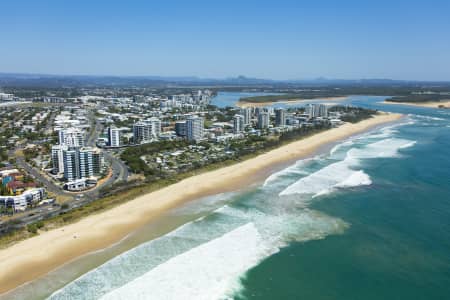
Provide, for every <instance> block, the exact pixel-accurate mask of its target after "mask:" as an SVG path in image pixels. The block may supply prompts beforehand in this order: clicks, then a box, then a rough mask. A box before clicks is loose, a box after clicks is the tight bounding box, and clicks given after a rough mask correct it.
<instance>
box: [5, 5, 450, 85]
mask: <svg viewBox="0 0 450 300" xmlns="http://www.w3.org/2000/svg"><path fill="white" fill-rule="evenodd" d="M368 2H369V1H363V0H360V1H353V0H341V1H338V0H335V1H320V0H316V1H312V0H311V1H302V0H298V1H284V0H279V1H264V0H260V1H245V0H241V1H234V0H228V1H213V0H210V1H195V0H192V1H170V0H168V1H151V0H149V1H137V0H128V1H112V0H109V1H104V0H97V1H95V0H90V1H85V0H77V1H69V0H67V1H64V0H53V1H50V0H39V1H37V0H29V1H24V0H2V1H1V2H0V41H1V42H0V72H24V73H51V74H95V75H160V76H191V75H192V76H200V77H216V78H222V77H231V76H237V75H241V74H242V75H246V76H250V77H259V78H272V79H307V78H315V77H319V76H325V77H329V78H392V79H416V80H450V1H448V0H447V1H442V0H441V1H433V0H428V1H415V0H410V1H403V0H397V1H396V0H391V1H387V0H378V1H370V3H368Z"/></svg>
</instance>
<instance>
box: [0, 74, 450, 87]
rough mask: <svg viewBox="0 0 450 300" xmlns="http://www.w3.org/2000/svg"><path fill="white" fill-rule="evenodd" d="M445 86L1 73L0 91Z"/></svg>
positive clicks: (404, 82) (369, 81) (387, 81)
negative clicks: (106, 87)
mask: <svg viewBox="0 0 450 300" xmlns="http://www.w3.org/2000/svg"><path fill="white" fill-rule="evenodd" d="M441 84H445V85H448V84H449V82H444V81H442V82H425V81H407V80H391V79H355V80H348V79H327V78H323V77H321V78H316V79H310V80H271V79H261V78H250V77H246V76H242V75H241V76H238V77H232V78H224V79H216V78H199V77H195V76H185V77H163V76H93V75H49V74H21V73H0V87H1V86H3V87H6V86H16V87H25V86H27V87H92V86H110V87H114V86H117V87H120V86H138V87H142V86H150V87H152V86H154V87H161V86H266V85H270V86H287V87H289V86H342V85H364V86H394V85H399V86H408V85H426V86H433V85H441Z"/></svg>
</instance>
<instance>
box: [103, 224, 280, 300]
mask: <svg viewBox="0 0 450 300" xmlns="http://www.w3.org/2000/svg"><path fill="white" fill-rule="evenodd" d="M273 251H274V250H273V249H267V248H265V247H264V241H263V240H262V238H261V236H260V234H259V233H258V230H257V229H256V227H255V226H254V225H253V224H252V223H249V224H246V225H244V226H241V227H239V228H237V229H235V230H233V231H231V232H229V233H226V234H225V235H223V236H221V237H220V238H217V239H214V240H212V241H209V242H207V243H205V244H202V245H200V246H198V247H196V248H193V249H191V250H189V251H187V252H185V253H183V254H181V255H178V256H176V257H174V258H172V259H170V260H168V261H166V262H164V263H162V264H160V265H159V266H157V267H156V268H154V269H152V270H151V271H149V272H147V273H146V274H145V275H143V276H141V277H139V278H136V279H135V280H133V281H131V282H130V283H128V284H126V285H124V286H122V287H120V288H118V289H116V290H113V291H111V292H110V293H108V294H106V295H105V296H104V297H102V298H101V299H130V300H132V299H174V300H175V299H199V300H201V299H205V300H206V299H219V298H221V297H223V295H224V294H226V293H227V292H228V291H230V290H232V289H233V285H236V284H237V282H236V279H237V278H239V276H240V275H241V274H242V273H244V272H245V271H246V270H247V269H249V268H250V267H252V266H254V265H255V264H257V262H258V261H259V260H260V259H261V257H264V256H267V255H270V254H272V253H273Z"/></svg>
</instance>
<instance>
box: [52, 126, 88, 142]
mask: <svg viewBox="0 0 450 300" xmlns="http://www.w3.org/2000/svg"><path fill="white" fill-rule="evenodd" d="M58 141H59V144H60V145H67V146H69V147H83V146H84V132H83V131H82V130H81V129H78V128H64V129H61V130H59V131H58Z"/></svg>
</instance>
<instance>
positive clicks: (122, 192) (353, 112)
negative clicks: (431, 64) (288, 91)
mask: <svg viewBox="0 0 450 300" xmlns="http://www.w3.org/2000/svg"><path fill="white" fill-rule="evenodd" d="M335 110H338V111H340V112H341V113H343V112H345V115H348V116H351V117H350V118H351V120H350V119H349V122H351V121H353V122H357V120H363V119H366V118H370V117H371V116H372V115H373V114H374V113H376V111H373V110H367V109H360V108H346V107H337V108H335ZM330 127H331V124H329V123H326V122H325V123H317V124H315V125H311V126H305V127H301V128H297V129H295V130H292V131H288V132H283V133H280V134H278V135H275V136H273V135H271V136H249V137H248V138H246V139H241V140H232V141H229V142H227V143H225V144H224V145H223V149H224V150H225V149H226V152H227V153H228V154H227V155H226V156H223V157H216V159H208V160H199V161H198V162H196V163H192V164H191V165H189V167H187V168H183V169H179V171H178V172H167V171H164V170H161V169H160V168H158V167H156V165H152V164H149V163H148V162H145V161H144V160H142V158H141V157H143V156H144V157H145V156H148V155H150V156H152V155H156V154H158V153H161V152H168V151H175V150H177V149H180V147H181V148H186V147H189V146H193V145H192V144H189V143H188V142H186V141H176V142H164V141H161V142H157V143H150V144H145V145H140V146H136V147H130V148H128V149H127V150H126V151H124V152H123V153H122V156H121V158H122V159H123V160H124V161H125V162H126V163H127V164H128V167H129V168H130V169H131V171H133V172H135V173H140V174H142V175H144V178H145V179H144V180H135V181H128V182H126V183H125V182H122V183H117V184H115V185H113V186H112V187H109V188H108V189H104V190H100V194H101V198H100V199H98V200H95V201H92V202H90V203H87V204H86V205H83V206H80V207H75V208H69V206H67V205H65V206H62V207H61V208H62V210H61V212H60V213H59V214H58V215H56V216H51V215H49V216H47V217H45V218H44V220H42V221H39V223H36V224H30V225H29V226H26V227H23V226H19V225H20V224H16V221H17V220H14V219H11V220H9V221H6V224H5V223H4V224H3V225H4V228H5V229H6V230H5V231H4V232H3V234H2V236H1V237H0V248H4V247H7V246H8V245H11V244H12V243H15V242H17V241H20V240H23V239H26V238H28V237H31V236H34V235H36V234H39V232H42V231H47V230H51V229H53V228H57V227H60V226H63V225H66V224H70V223H73V222H76V221H78V220H80V219H81V218H84V217H87V216H89V215H91V214H95V213H99V212H101V211H104V210H107V209H110V208H112V207H114V206H117V205H120V204H122V203H124V202H126V201H130V200H132V199H135V198H137V197H138V196H141V195H143V194H146V193H150V192H153V191H156V190H159V189H161V188H163V187H166V186H169V185H171V184H174V183H176V182H179V181H181V180H183V179H185V178H188V177H190V176H193V175H198V174H201V173H204V172H208V171H212V170H215V169H218V168H223V167H226V166H229V165H232V164H235V163H239V162H241V161H244V160H247V159H249V158H252V157H255V156H258V155H260V154H262V153H265V152H268V151H270V150H272V149H275V148H278V147H280V146H282V145H285V144H288V143H290V142H292V141H296V140H300V139H304V138H306V137H308V136H311V135H314V134H316V133H319V132H321V131H324V130H327V129H329V128H330ZM195 146H196V147H201V148H197V149H204V150H202V151H206V150H208V149H209V147H210V146H208V143H205V142H203V143H199V144H197V145H195Z"/></svg>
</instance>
